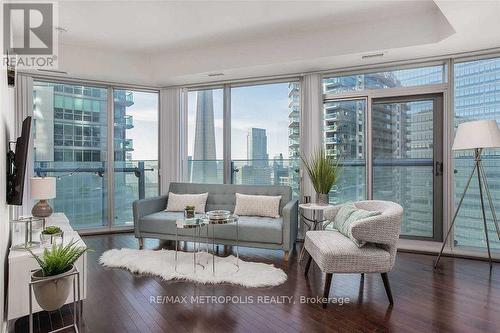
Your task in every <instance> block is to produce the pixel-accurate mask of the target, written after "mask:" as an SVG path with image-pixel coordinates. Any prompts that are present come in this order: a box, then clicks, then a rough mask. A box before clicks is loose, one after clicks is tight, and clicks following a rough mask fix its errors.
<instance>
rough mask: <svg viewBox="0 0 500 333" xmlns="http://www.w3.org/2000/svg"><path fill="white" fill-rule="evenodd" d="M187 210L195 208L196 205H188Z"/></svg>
mask: <svg viewBox="0 0 500 333" xmlns="http://www.w3.org/2000/svg"><path fill="white" fill-rule="evenodd" d="M186 210H194V206H192V205H188V206H186Z"/></svg>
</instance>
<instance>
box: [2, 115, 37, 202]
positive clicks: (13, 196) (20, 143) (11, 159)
mask: <svg viewBox="0 0 500 333" xmlns="http://www.w3.org/2000/svg"><path fill="white" fill-rule="evenodd" d="M30 132H31V117H30V116H28V117H26V119H24V121H23V127H22V131H21V136H20V137H19V138H17V140H16V148H15V149H16V151H15V153H14V152H13V151H12V150H10V149H9V152H8V153H7V203H8V204H9V205H17V206H20V205H22V204H23V191H24V177H25V176H26V162H27V158H28V149H29V141H30Z"/></svg>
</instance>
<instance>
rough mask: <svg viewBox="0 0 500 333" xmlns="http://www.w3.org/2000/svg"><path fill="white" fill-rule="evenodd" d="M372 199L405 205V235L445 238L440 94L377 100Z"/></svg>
mask: <svg viewBox="0 0 500 333" xmlns="http://www.w3.org/2000/svg"><path fill="white" fill-rule="evenodd" d="M371 114H372V117H371V118H372V151H373V199H380V200H390V201H394V202H398V203H399V204H401V205H402V206H403V208H404V216H403V225H402V228H401V234H402V235H404V236H408V237H412V238H430V239H434V240H440V239H441V237H442V209H443V177H442V173H443V164H442V158H443V157H442V156H443V151H442V146H443V143H442V128H443V127H442V121H443V103H442V97H441V95H423V96H412V97H398V98H389V99H374V100H373V102H372V110H371Z"/></svg>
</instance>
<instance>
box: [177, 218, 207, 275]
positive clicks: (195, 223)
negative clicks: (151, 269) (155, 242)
mask: <svg viewBox="0 0 500 333" xmlns="http://www.w3.org/2000/svg"><path fill="white" fill-rule="evenodd" d="M206 225H207V223H206V222H205V221H204V220H203V219H200V218H189V219H184V218H183V219H179V220H176V221H175V226H176V228H175V267H174V270H175V272H176V273H179V274H184V273H182V272H178V271H177V251H178V246H179V229H192V230H193V244H194V249H193V272H194V273H196V266H197V265H198V266H200V267H202V268H203V269H205V266H203V265H202V264H200V263H198V262H197V261H196V253H197V252H199V249H200V242H199V238H200V236H201V228H202V227H203V226H206ZM207 234H208V227H207ZM207 250H208V248H207Z"/></svg>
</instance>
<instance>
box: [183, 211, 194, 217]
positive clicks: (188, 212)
mask: <svg viewBox="0 0 500 333" xmlns="http://www.w3.org/2000/svg"><path fill="white" fill-rule="evenodd" d="M184 216H185V217H186V218H187V219H192V218H194V209H185V210H184Z"/></svg>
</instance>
